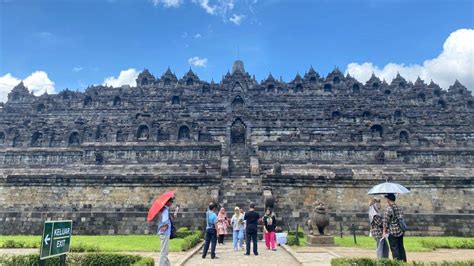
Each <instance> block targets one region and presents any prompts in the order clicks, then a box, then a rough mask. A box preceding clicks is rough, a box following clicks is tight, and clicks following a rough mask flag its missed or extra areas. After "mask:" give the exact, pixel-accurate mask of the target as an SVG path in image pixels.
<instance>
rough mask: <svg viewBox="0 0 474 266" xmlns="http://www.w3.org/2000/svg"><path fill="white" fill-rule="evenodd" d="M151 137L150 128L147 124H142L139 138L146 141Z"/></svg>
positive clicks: (138, 133)
mask: <svg viewBox="0 0 474 266" xmlns="http://www.w3.org/2000/svg"><path fill="white" fill-rule="evenodd" d="M149 138H150V129H149V128H148V126H147V125H141V126H139V127H138V130H137V140H139V141H146V140H148V139H149Z"/></svg>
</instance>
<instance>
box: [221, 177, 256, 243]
mask: <svg viewBox="0 0 474 266" xmlns="http://www.w3.org/2000/svg"><path fill="white" fill-rule="evenodd" d="M219 203H220V204H221V205H222V206H223V207H224V208H225V209H226V212H227V217H229V218H231V217H232V215H233V214H234V213H233V211H234V208H235V206H238V207H241V208H243V209H244V210H245V211H247V210H248V209H249V205H250V203H255V210H256V211H257V212H258V213H259V214H260V216H263V213H264V208H265V202H264V197H263V192H262V187H261V180H260V178H248V177H245V176H241V177H231V178H224V179H222V183H221V189H220V192H219ZM258 227H259V230H258V238H259V239H262V237H263V228H262V225H259V226H258ZM229 232H231V229H230V228H229ZM226 238H228V239H231V238H232V234H228V235H227V236H226Z"/></svg>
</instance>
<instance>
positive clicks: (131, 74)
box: [103, 68, 139, 87]
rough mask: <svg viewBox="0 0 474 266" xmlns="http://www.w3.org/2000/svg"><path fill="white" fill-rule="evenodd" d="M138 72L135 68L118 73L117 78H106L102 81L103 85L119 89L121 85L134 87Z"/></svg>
mask: <svg viewBox="0 0 474 266" xmlns="http://www.w3.org/2000/svg"><path fill="white" fill-rule="evenodd" d="M138 74H139V72H138V71H137V70H136V69H135V68H129V69H127V70H122V71H120V74H119V76H118V77H113V76H110V77H107V78H105V79H104V82H103V85H107V86H112V87H120V86H122V85H130V86H132V87H135V86H136V85H137V81H136V79H137V77H138Z"/></svg>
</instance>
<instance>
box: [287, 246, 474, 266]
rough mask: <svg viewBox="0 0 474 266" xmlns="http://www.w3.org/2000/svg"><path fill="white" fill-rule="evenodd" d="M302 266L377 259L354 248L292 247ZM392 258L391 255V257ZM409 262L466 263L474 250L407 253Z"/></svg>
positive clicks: (473, 253)
mask: <svg viewBox="0 0 474 266" xmlns="http://www.w3.org/2000/svg"><path fill="white" fill-rule="evenodd" d="M291 251H293V254H295V256H296V257H297V258H298V260H299V261H301V262H302V265H304V266H307V265H311V266H312V265H330V261H331V259H332V258H337V257H351V258H361V257H364V258H376V255H375V251H372V250H369V249H362V248H354V247H350V248H349V247H337V246H333V247H297V248H294V247H291ZM390 256H391V255H390ZM407 258H408V261H418V262H419V261H422V262H442V261H466V260H472V259H473V258H474V249H437V250H435V251H430V252H407Z"/></svg>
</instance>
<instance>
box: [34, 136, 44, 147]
mask: <svg viewBox="0 0 474 266" xmlns="http://www.w3.org/2000/svg"><path fill="white" fill-rule="evenodd" d="M41 146H43V133H41V132H35V133H34V134H33V136H31V147H41Z"/></svg>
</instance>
